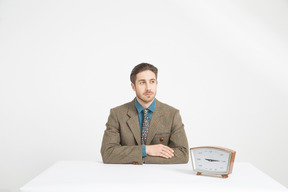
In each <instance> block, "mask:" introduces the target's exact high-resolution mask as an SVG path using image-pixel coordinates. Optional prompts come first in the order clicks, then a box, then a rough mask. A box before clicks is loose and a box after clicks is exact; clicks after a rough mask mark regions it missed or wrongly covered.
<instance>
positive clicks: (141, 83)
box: [131, 70, 158, 104]
mask: <svg viewBox="0 0 288 192" xmlns="http://www.w3.org/2000/svg"><path fill="white" fill-rule="evenodd" d="M157 84H158V82H157V79H156V75H155V73H154V72H152V71H150V70H146V71H142V72H140V73H138V74H137V75H136V81H135V84H133V83H132V84H131V86H132V89H133V90H134V91H135V92H136V96H137V98H138V100H140V101H142V102H144V103H145V104H147V103H150V102H152V101H153V100H154V98H155V96H156V92H157Z"/></svg>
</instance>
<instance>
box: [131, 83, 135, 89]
mask: <svg viewBox="0 0 288 192" xmlns="http://www.w3.org/2000/svg"><path fill="white" fill-rule="evenodd" d="M131 87H132V89H133V90H134V91H135V84H134V83H131Z"/></svg>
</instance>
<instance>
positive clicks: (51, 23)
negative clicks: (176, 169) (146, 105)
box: [0, 0, 288, 192]
mask: <svg viewBox="0 0 288 192" xmlns="http://www.w3.org/2000/svg"><path fill="white" fill-rule="evenodd" d="M141 62H148V63H151V64H153V65H155V66H156V67H158V69H159V79H158V80H159V84H158V93H157V98H158V99H159V100H160V101H162V102H164V103H167V104H169V105H172V106H174V107H176V108H178V109H180V114H181V116H182V119H183V123H184V124H185V129H186V133H187V137H188V141H189V146H190V147H197V146H202V145H212V146H222V147H227V148H231V149H234V150H236V151H237V154H236V161H239V162H240V161H243V162H250V163H252V164H253V165H254V166H256V167H257V168H259V169H261V170H262V171H263V172H265V173H266V174H268V175H270V176H271V177H272V178H274V179H275V180H277V181H279V182H280V183H281V184H283V185H285V186H286V187H287V186H288V166H287V162H288V154H287V147H288V141H287V135H288V118H287V117H288V101H287V98H288V75H287V74H288V67H287V65H288V1H287V0H253V1H252V0H233V1H230V0H217V1H213V0H145V1H140V0H113V1H109V0H103V1H95V0H81V1H80V0H49V1H48V0H47V1H45V0H44V1H38V0H26V1H20V0H0V192H16V191H17V190H18V188H19V187H21V186H23V185H24V184H25V183H27V182H28V181H29V180H30V179H32V178H33V177H35V176H37V175H38V174H39V173H41V172H42V171H43V170H45V169H46V168H48V167H49V166H50V165H52V164H53V163H54V162H56V161H60V160H71V161H75V160H85V161H86V160H87V161H101V156H100V146H101V141H102V136H103V132H104V130H105V123H106V121H107V118H108V115H109V110H110V108H113V107H116V106H118V105H121V104H124V103H126V102H129V101H131V100H133V99H134V97H135V93H134V92H133V91H132V89H131V86H130V81H129V75H130V72H131V70H132V68H133V67H134V66H135V65H137V64H139V63H141ZM191 169H192V168H191ZM232 174H233V173H232ZM247 174H249V173H247Z"/></svg>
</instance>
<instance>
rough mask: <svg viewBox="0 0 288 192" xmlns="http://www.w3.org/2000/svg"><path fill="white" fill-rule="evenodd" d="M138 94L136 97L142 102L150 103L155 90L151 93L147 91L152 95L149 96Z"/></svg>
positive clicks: (153, 97)
mask: <svg viewBox="0 0 288 192" xmlns="http://www.w3.org/2000/svg"><path fill="white" fill-rule="evenodd" d="M145 93H146V92H145ZM145 93H143V94H139V93H137V94H136V95H137V98H138V99H140V100H141V101H143V102H144V103H150V102H151V101H153V100H154V99H155V96H156V92H155V93H153V92H149V93H152V95H151V96H150V97H146V96H145V95H144V94H145Z"/></svg>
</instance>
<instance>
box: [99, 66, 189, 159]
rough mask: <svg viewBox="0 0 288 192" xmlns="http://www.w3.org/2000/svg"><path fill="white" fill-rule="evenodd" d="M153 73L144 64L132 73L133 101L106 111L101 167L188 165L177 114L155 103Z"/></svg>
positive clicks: (184, 137)
mask: <svg viewBox="0 0 288 192" xmlns="http://www.w3.org/2000/svg"><path fill="white" fill-rule="evenodd" d="M157 73H158V69H157V68H156V67H154V66H153V65H151V64H148V63H141V64H139V65H137V66H135V67H134V69H133V70H132V72H131V75H130V80H131V86H132V89H133V90H134V91H135V92H136V98H135V99H134V100H133V101H132V102H129V103H126V104H124V105H121V106H119V107H116V108H114V109H111V110H110V115H109V118H108V122H107V124H106V130H105V132H104V136H103V141H102V147H101V155H102V159H103V162H104V163H133V164H143V163H163V164H164V163H165V164H168V163H171V164H173V163H187V162H188V160H189V155H188V142H187V138H186V134H185V131H184V125H183V123H182V120H181V117H180V114H179V111H178V110H177V109H175V108H173V107H171V106H169V105H166V104H164V103H161V102H160V101H158V100H157V99H155V96H156V92H157V85H158V81H157Z"/></svg>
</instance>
